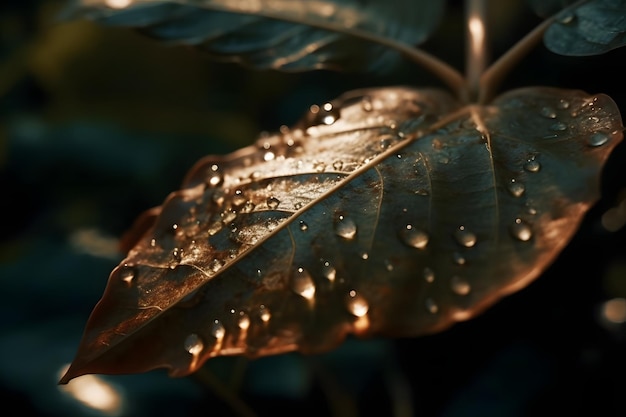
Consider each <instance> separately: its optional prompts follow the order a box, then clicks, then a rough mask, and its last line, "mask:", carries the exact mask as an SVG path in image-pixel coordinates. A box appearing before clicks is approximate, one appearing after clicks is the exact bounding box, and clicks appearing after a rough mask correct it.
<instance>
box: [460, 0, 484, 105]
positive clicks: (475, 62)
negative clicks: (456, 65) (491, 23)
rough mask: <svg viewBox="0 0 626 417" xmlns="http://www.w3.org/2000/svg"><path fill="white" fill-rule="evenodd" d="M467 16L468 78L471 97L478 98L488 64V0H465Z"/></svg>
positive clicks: (466, 68) (472, 99) (472, 98)
mask: <svg viewBox="0 0 626 417" xmlns="http://www.w3.org/2000/svg"><path fill="white" fill-rule="evenodd" d="M465 16H466V22H467V28H466V30H467V37H466V45H465V50H466V65H465V71H466V79H467V85H468V88H469V96H470V97H469V98H470V100H471V101H474V100H476V98H478V96H479V92H480V78H481V75H482V74H483V71H484V70H485V67H486V65H487V46H486V45H487V43H486V39H487V34H486V29H485V28H486V26H487V25H486V24H485V23H486V21H487V1H486V0H465Z"/></svg>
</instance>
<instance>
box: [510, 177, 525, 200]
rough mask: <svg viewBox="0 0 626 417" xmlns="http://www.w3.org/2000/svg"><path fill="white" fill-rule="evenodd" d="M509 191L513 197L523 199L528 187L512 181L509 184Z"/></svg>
mask: <svg viewBox="0 0 626 417" xmlns="http://www.w3.org/2000/svg"><path fill="white" fill-rule="evenodd" d="M507 189H508V190H509V193H511V195H512V196H513V197H521V196H522V195H523V194H524V191H526V186H524V184H522V183H521V182H518V181H516V180H515V179H512V180H511V182H509V184H508V186H507Z"/></svg>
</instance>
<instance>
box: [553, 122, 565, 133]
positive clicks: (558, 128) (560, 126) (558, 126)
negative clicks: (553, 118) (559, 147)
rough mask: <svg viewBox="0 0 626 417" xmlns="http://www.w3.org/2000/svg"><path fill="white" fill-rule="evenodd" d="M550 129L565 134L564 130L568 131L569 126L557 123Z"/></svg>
mask: <svg viewBox="0 0 626 417" xmlns="http://www.w3.org/2000/svg"><path fill="white" fill-rule="evenodd" d="M550 129H552V130H554V131H555V132H563V131H564V130H567V125H566V124H565V123H563V122H556V123H554V124H553V125H552V126H550Z"/></svg>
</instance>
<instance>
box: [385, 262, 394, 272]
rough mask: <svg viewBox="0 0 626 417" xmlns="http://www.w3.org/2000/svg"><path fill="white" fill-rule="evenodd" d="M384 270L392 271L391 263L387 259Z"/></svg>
mask: <svg viewBox="0 0 626 417" xmlns="http://www.w3.org/2000/svg"><path fill="white" fill-rule="evenodd" d="M385 269H386V270H387V271H389V272H391V271H393V263H392V262H391V261H390V260H389V259H385Z"/></svg>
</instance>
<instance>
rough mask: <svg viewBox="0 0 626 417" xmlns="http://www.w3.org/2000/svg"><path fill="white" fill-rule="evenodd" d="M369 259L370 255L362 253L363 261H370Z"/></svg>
mask: <svg viewBox="0 0 626 417" xmlns="http://www.w3.org/2000/svg"><path fill="white" fill-rule="evenodd" d="M369 257H370V255H369V253H367V252H361V259H363V260H364V261H366V260H368V259H369Z"/></svg>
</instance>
